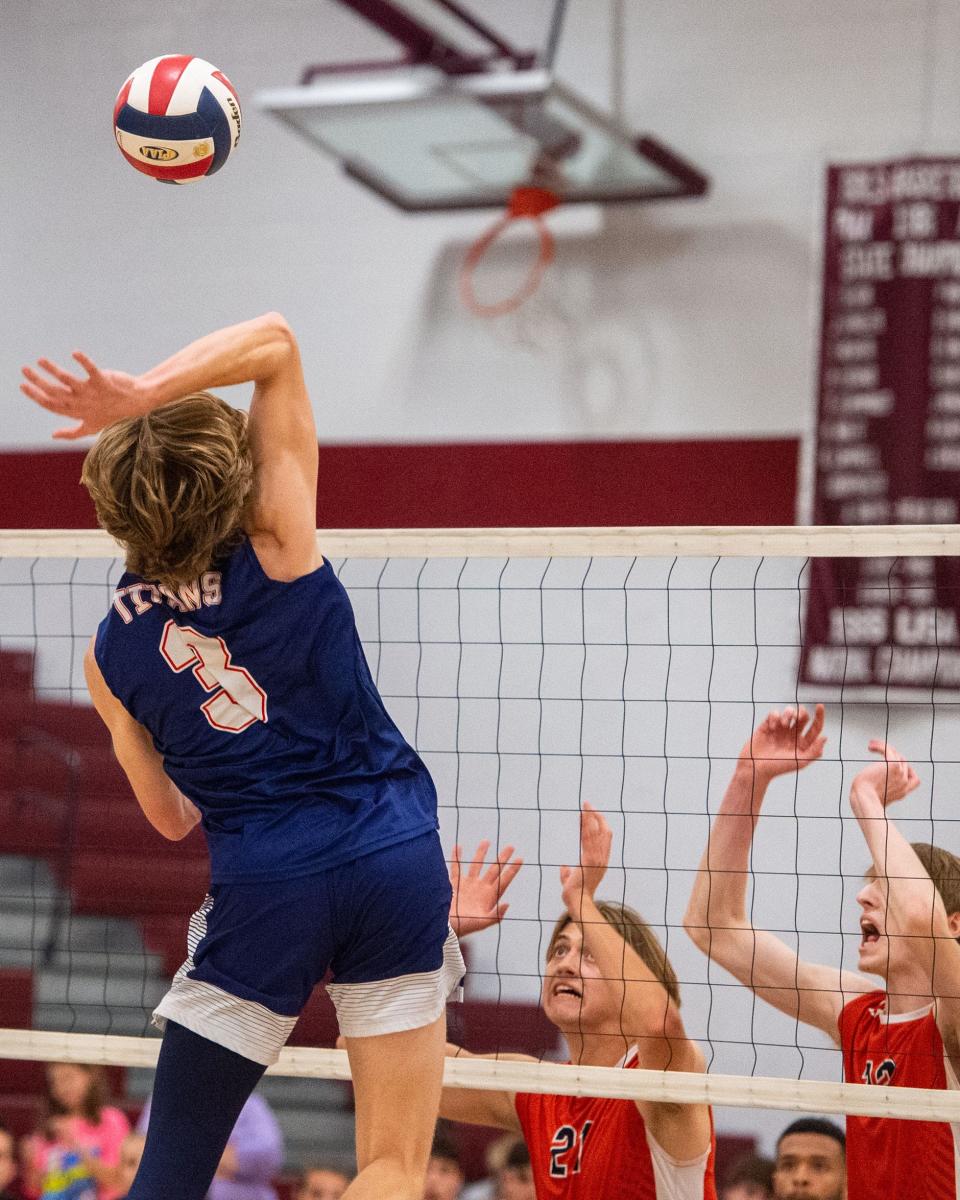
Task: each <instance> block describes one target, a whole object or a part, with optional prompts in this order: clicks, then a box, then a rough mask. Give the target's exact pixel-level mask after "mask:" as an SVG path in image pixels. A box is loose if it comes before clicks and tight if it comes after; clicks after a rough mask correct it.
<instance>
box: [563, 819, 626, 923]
mask: <svg viewBox="0 0 960 1200" xmlns="http://www.w3.org/2000/svg"><path fill="white" fill-rule="evenodd" d="M612 845H613V830H612V829H611V828H610V826H609V825H608V824H607V819H606V817H604V815H603V813H600V812H597V810H596V809H595V808H594V807H593V805H592V804H591V803H590V801H589V800H584V802H583V808H582V810H581V812H580V862H579V864H578V865H577V866H575V867H561V868H560V888H561V893H560V894H561V895H562V896H563V902H564V904H565V905H566V906H567V912H568V913H569V914H570V915H571V916H572V917H574V918H575V919H576V917H577V915H578V913H579V911H580V907H581V905H582V903H583V897H584V895H587V896H589V897H590V899H591V900H592V899H593V897H594V893H595V892H596V890H597V888H598V887H599V886H600V881H601V880H602V879H603V877H604V875H606V873H607V865H608V863H609V862H610V847H611V846H612Z"/></svg>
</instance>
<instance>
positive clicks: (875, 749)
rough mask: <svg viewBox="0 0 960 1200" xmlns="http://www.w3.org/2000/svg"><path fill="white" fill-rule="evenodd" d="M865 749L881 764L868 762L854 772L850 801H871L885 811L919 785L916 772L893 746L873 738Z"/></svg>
mask: <svg viewBox="0 0 960 1200" xmlns="http://www.w3.org/2000/svg"><path fill="white" fill-rule="evenodd" d="M867 749H868V750H870V751H871V752H872V753H873V754H879V755H882V761H881V762H875V763H870V765H869V766H866V767H864V768H863V770H862V771H859V772H858V773H857V775H856V777H855V778H854V781H853V784H852V786H851V789H850V797H851V800H857V799H859V800H860V801H861V802H862V801H867V802H868V803H869V802H871V801H873V802H874V803H879V804H880V805H881V806H882V807H883V808H887V807H888V806H889V805H891V804H895V803H896V802H897V801H898V800H902V799H903V798H904V796H908V795H909V794H910V793H911V792H912V791H914V790H915V789H916V788H918V787H919V786H920V777H919V776H918V775H917V773H916V771H915V770H914V769H913V767H911V765H910V764H909V763H908V762H907V760H906V759H905V758H904V757H903V755H902V754H901V753H900V752H899V751H898V750H894V748H893V746H889V745H887V743H886V742H881V741H879V740H878V739H876V738H875V739H874V740H873V741H872V742H870V743H869V744H868V746H867Z"/></svg>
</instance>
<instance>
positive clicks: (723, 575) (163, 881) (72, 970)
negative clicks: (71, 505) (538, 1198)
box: [0, 526, 960, 1120]
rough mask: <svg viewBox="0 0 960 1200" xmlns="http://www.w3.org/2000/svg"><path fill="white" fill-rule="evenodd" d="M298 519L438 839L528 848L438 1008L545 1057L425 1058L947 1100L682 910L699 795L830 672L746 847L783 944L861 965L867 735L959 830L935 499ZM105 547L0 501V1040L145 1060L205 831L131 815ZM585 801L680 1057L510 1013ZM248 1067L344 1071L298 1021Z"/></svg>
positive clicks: (537, 1073)
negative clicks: (164, 834) (885, 505)
mask: <svg viewBox="0 0 960 1200" xmlns="http://www.w3.org/2000/svg"><path fill="white" fill-rule="evenodd" d="M319 544H320V548H321V550H322V552H323V553H324V555H325V556H326V557H327V558H328V559H329V560H330V562H331V563H332V564H333V566H334V568H335V570H336V572H337V574H338V576H339V578H340V579H341V581H342V582H343V583H344V585H345V587H346V589H347V591H348V593H349V595H350V598H351V600H352V603H353V605H354V609H355V612H356V617H357V624H358V628H359V630H360V634H361V637H362V640H363V643H364V647H365V650H366V654H367V657H368V661H369V663H370V667H371V670H372V672H373V675H374V678H375V680H376V682H377V685H378V687H379V689H380V692H381V694H382V696H383V698H384V701H385V703H386V705H387V708H388V710H389V712H390V713H391V715H392V716H393V718H394V719H395V720H396V722H397V724H398V725H399V726H400V728H401V730H402V731H403V732H404V734H405V735H406V737H407V738H408V739H409V740H410V742H411V743H412V744H413V745H414V746H415V747H416V748H417V750H418V751H419V753H420V754H421V756H422V757H423V758H424V760H425V762H426V763H427V765H428V767H429V768H430V770H431V773H432V774H433V777H434V780H435V782H436V785H437V791H438V794H439V801H440V829H441V836H442V839H443V843H444V846H445V848H446V850H447V852H448V855H449V854H451V853H452V848H453V847H454V846H455V845H458V846H461V847H463V854H464V856H465V857H470V856H471V855H472V853H473V851H474V849H475V847H476V846H477V845H478V844H479V843H480V842H482V841H484V840H488V841H489V842H490V843H491V845H492V849H491V851H490V855H491V857H492V856H493V855H494V854H495V853H496V852H497V850H498V849H500V848H502V847H505V846H507V845H512V846H514V847H516V852H517V853H518V854H520V855H522V856H523V858H524V861H525V865H524V867H523V869H522V870H521V871H520V873H519V875H518V876H517V878H516V880H515V881H514V883H513V884H512V885H511V888H510V891H509V894H508V895H507V896H506V897H505V899H506V900H508V901H509V903H510V907H509V911H508V913H507V914H506V917H505V918H504V920H503V921H502V922H501V923H500V924H499V925H497V926H495V927H494V928H492V929H490V930H487V931H484V932H482V933H479V934H477V935H476V936H475V937H473V938H471V939H469V940H468V941H467V942H466V948H467V952H468V962H469V968H470V970H469V975H468V981H467V998H468V1001H469V1002H470V1003H469V1004H468V1005H467V1006H466V1008H465V1009H464V1015H463V1017H462V1018H461V1017H458V1016H457V1015H456V1006H454V1007H453V1008H452V1009H451V1014H452V1036H453V1038H454V1040H456V1039H457V1036H458V1033H461V1034H465V1035H468V1034H469V1029H468V1028H467V1029H458V1022H459V1021H462V1022H465V1023H468V1022H469V1019H470V1015H469V1014H470V1011H471V1004H474V1005H476V1006H480V1007H485V1010H486V1011H488V1012H494V1013H495V1012H497V1011H501V1010H502V1012H503V1013H504V1014H505V1015H504V1017H503V1019H502V1021H500V1022H497V1021H496V1020H494V1021H493V1022H492V1024H491V1026H490V1029H492V1030H493V1031H494V1032H493V1033H492V1034H490V1036H489V1037H488V1041H489V1042H490V1044H489V1045H488V1046H486V1047H484V1048H487V1049H490V1050H493V1051H495V1050H504V1051H508V1050H509V1051H516V1050H523V1051H526V1052H527V1053H529V1054H532V1055H533V1056H535V1057H536V1058H538V1059H540V1060H541V1061H540V1062H539V1063H515V1062H507V1061H500V1062H486V1061H484V1062H480V1061H465V1060H459V1061H458V1060H451V1061H450V1062H449V1063H448V1081H449V1082H450V1083H452V1084H454V1085H458V1086H469V1087H472V1088H507V1089H508V1090H511V1091H514V1090H522V1091H555V1092H558V1093H568V1094H590V1095H611V1096H623V1097H626V1096H630V1097H634V1098H641V1097H642V1098H648V1099H660V1100H669V1101H672V1102H675V1103H676V1102H695V1101H708V1102H711V1103H714V1104H722V1105H732V1106H740V1107H762V1108H770V1109H781V1110H782V1109H791V1110H801V1111H815V1112H826V1113H831V1112H832V1113H839V1112H858V1113H865V1114H875V1115H896V1116H903V1117H914V1118H921V1119H931V1117H933V1116H935V1117H936V1119H938V1120H947V1119H954V1120H960V1096H956V1095H947V1094H944V1093H943V1092H932V1093H925V1092H920V1091H915V1090H913V1089H908V1088H882V1087H864V1086H860V1085H847V1084H843V1083H842V1082H841V1081H842V1078H843V1071H842V1064H841V1061H840V1055H839V1052H838V1051H837V1050H836V1048H835V1047H833V1046H832V1045H831V1044H830V1042H829V1041H828V1039H826V1038H825V1037H824V1036H822V1035H820V1034H819V1033H816V1032H815V1031H812V1030H811V1029H809V1028H808V1027H805V1026H803V1025H802V1024H799V1023H798V1022H797V1021H796V1020H794V1019H789V1018H787V1017H785V1016H783V1015H781V1014H780V1013H778V1012H776V1011H775V1010H774V1009H772V1008H770V1007H769V1006H767V1005H765V1004H764V1003H762V1002H761V1001H759V1000H757V999H756V998H755V997H754V996H753V994H752V992H751V991H750V990H749V989H747V988H745V987H743V986H742V985H741V984H739V983H737V982H736V981H735V980H734V979H733V978H732V977H731V976H729V975H727V974H726V972H724V971H723V970H722V969H720V968H719V967H718V966H717V965H716V964H714V963H711V962H710V961H709V959H708V958H706V957H705V956H704V955H702V954H701V953H700V952H699V951H698V950H697V949H696V947H695V946H694V945H693V943H692V942H691V940H690V939H689V937H688V936H687V934H686V933H685V931H684V929H683V916H684V911H685V909H686V905H687V902H688V900H689V897H690V892H691V888H692V886H693V882H694V878H695V875H696V871H697V866H698V862H699V860H700V856H701V854H702V852H703V849H704V847H705V846H706V845H707V840H708V836H709V834H710V826H711V816H712V815H713V814H714V813H715V812H716V808H717V805H718V803H719V800H720V798H721V796H722V795H723V792H724V790H725V788H726V786H727V784H728V781H729V779H730V776H731V773H732V771H733V768H734V765H735V763H736V761H737V756H738V754H739V752H740V749H741V747H742V746H743V745H744V744H745V743H746V742H747V741H748V740H749V738H750V735H751V731H752V730H753V729H754V728H755V727H756V726H757V725H758V724H759V722H760V721H761V720H762V719H763V718H764V717H765V716H766V714H767V713H768V712H769V711H772V710H775V711H782V710H783V709H785V708H788V707H792V708H797V707H799V706H800V705H805V706H806V707H807V708H808V709H809V710H810V711H812V710H813V706H814V705H815V704H816V703H818V702H822V703H824V704H825V706H826V728H825V732H826V733H827V735H828V737H829V742H828V745H827V748H826V751H825V753H824V756H823V758H822V760H821V761H819V762H817V763H815V764H814V765H812V766H811V767H810V768H809V769H807V770H804V771H802V772H791V773H789V774H787V775H786V776H784V777H783V778H782V779H779V780H777V781H775V783H774V784H773V785H772V786H771V788H770V792H769V795H768V797H767V799H766V802H765V805H764V810H763V816H762V818H761V820H760V822H759V824H758V828H757V831H756V835H755V839H754V843H753V847H752V851H751V857H750V867H749V905H750V912H751V917H752V919H753V923H754V924H755V925H756V926H758V927H760V928H764V929H769V930H772V931H774V932H776V933H777V934H778V935H779V936H780V937H781V938H783V939H784V940H785V941H786V942H788V943H789V944H790V945H791V946H793V947H794V948H796V949H797V950H798V952H799V954H800V956H801V957H802V958H804V959H807V960H811V961H816V962H821V963H826V964H829V965H833V966H836V967H837V968H838V969H839V968H840V967H841V966H844V967H847V968H850V969H855V968H856V950H857V945H858V944H859V940H860V930H859V916H858V908H857V903H856V899H855V897H856V894H857V892H858V891H859V889H860V887H861V886H862V880H863V874H864V871H865V870H866V869H867V867H868V865H869V861H870V860H869V854H868V852H867V849H866V847H865V845H864V841H863V838H862V836H861V835H860V833H859V830H858V827H857V824H856V821H855V820H854V818H853V815H852V813H851V811H850V806H849V802H848V794H849V789H850V782H851V779H852V778H853V775H854V774H856V772H857V771H858V770H860V769H861V767H862V766H863V765H864V763H865V762H866V761H868V760H869V759H870V758H871V755H870V754H869V753H868V752H867V748H866V747H867V743H868V741H870V740H871V739H875V738H876V739H882V740H884V741H887V742H891V743H893V744H894V745H896V747H897V748H898V749H899V750H901V751H902V752H903V753H904V754H906V755H907V757H908V758H909V759H910V761H911V762H912V763H913V765H914V767H915V769H916V771H917V773H918V774H919V776H920V779H921V783H922V786H921V787H920V788H919V789H918V790H917V791H916V792H915V793H914V794H913V795H912V796H910V797H908V798H907V799H906V800H904V801H903V803H902V804H900V805H898V806H897V811H896V812H895V813H894V814H893V815H894V816H895V819H896V822H897V826H898V828H900V829H901V830H902V831H903V832H904V833H905V834H906V836H907V837H908V839H909V840H911V841H924V842H929V843H933V844H936V845H938V846H942V847H944V848H945V849H947V850H950V851H952V852H955V853H960V828H958V820H960V817H958V813H957V801H956V798H957V796H958V795H960V760H958V756H957V753H956V746H957V745H958V744H960V741H958V736H957V735H958V734H960V665H958V662H957V659H958V656H960V648H958V638H957V632H956V620H955V619H953V620H951V613H954V614H955V613H956V612H960V588H957V587H955V586H954V574H953V568H954V566H955V563H954V562H953V558H954V556H956V555H957V554H958V553H960V528H958V527H954V526H929V527H920V526H896V527H878V528H871V527H859V528H853V529H849V528H824V529H813V528H784V529H752V528H751V529H702V530H690V529H677V530H658V529H637V530H612V529H601V530H527V531H524V530H451V531H395V532H383V531H369V532H367V531H360V532H355V533H332V532H331V533H326V534H323V533H321V534H320V540H319ZM117 555H118V551H117V547H116V546H115V544H114V543H112V542H111V541H110V540H109V539H108V538H106V537H105V536H104V535H102V534H100V533H85V532H53V531H40V532H37V531H24V532H7V533H0V700H2V705H0V767H2V779H0V1012H5V1013H6V1012H10V1011H11V1009H10V1004H9V1003H4V1000H3V995H2V991H3V989H4V986H6V987H7V988H8V994H10V993H9V989H10V988H11V987H12V984H11V981H12V980H14V979H17V980H20V981H21V982H22V980H23V979H24V978H28V979H29V983H30V989H29V990H30V998H29V1001H28V1002H27V1004H28V1011H26V1012H20V1014H19V1015H18V1016H17V1017H16V1019H14V1018H10V1017H8V1020H7V1022H6V1023H7V1024H9V1025H23V1026H25V1027H24V1028H6V1029H0V1058H10V1059H18V1058H19V1059H35V1060H48V1061H49V1060H53V1061H64V1060H74V1061H83V1062H100V1063H115V1064H119V1065H129V1066H149V1065H151V1064H152V1063H153V1062H154V1061H155V1057H156V1052H157V1046H158V1042H157V1040H156V1038H155V1037H153V1036H150V1030H149V1018H150V1012H151V1010H152V1008H153V1005H154V1004H155V1003H156V1001H157V1000H158V999H159V998H160V996H161V995H162V994H163V992H164V991H165V990H166V986H167V983H168V980H169V977H170V974H171V972H172V970H173V969H175V966H176V964H177V962H178V961H179V959H180V958H182V957H183V949H184V936H185V924H186V914H188V913H189V912H190V911H192V909H193V908H196V907H197V905H198V904H199V902H200V900H201V899H202V897H203V893H204V889H205V886H206V861H205V856H204V848H203V844H202V841H197V840H196V839H194V838H191V839H187V842H185V843H182V844H181V843H177V844H166V843H163V841H162V839H160V838H159V836H157V835H154V834H153V832H152V831H151V830H150V829H149V828H148V827H147V825H146V822H145V820H144V819H143V818H142V816H141V815H140V813H139V810H138V809H137V807H136V803H135V801H134V799H133V797H132V795H131V794H130V793H129V790H128V789H127V788H126V785H125V784H124V781H123V779H122V776H121V775H120V773H119V769H118V767H117V766H116V764H115V763H114V762H113V760H112V756H111V753H110V750H109V743H108V740H107V737H106V734H105V731H104V730H103V729H102V728H101V726H100V724H99V722H98V719H97V718H96V716H95V714H94V713H93V712H92V710H91V709H90V708H89V703H88V700H87V696H86V689H85V685H84V682H83V671H82V658H83V653H84V650H85V648H86V644H87V642H88V640H89V638H90V635H91V634H92V633H93V631H94V630H95V628H96V626H97V624H98V622H99V621H100V620H101V619H102V617H103V615H104V614H105V613H106V611H107V609H108V608H109V606H110V605H111V604H112V603H113V601H114V588H115V585H116V582H117V580H118V579H119V576H120V574H121V573H122V562H121V561H120V559H119V558H118V557H117ZM837 559H844V560H846V561H847V562H848V564H849V563H853V564H855V566H854V568H853V569H852V570H847V573H846V575H843V574H842V573H841V575H839V576H837V577H836V578H838V579H839V580H840V583H839V585H838V586H837V589H836V595H835V597H834V599H833V601H832V602H831V603H830V604H829V605H828V607H829V611H828V612H826V613H825V615H824V628H825V629H826V634H825V635H824V639H823V645H821V646H819V648H817V649H816V653H814V648H813V647H812V646H811V636H810V628H811V621H812V619H813V616H812V615H811V614H812V613H813V612H814V610H815V609H816V607H817V605H818V604H819V605H820V606H821V608H822V606H823V604H824V601H823V596H822V590H821V592H818V591H817V580H816V576H817V572H818V570H820V569H821V568H822V569H827V568H826V567H824V564H827V563H831V562H833V561H835V560H837ZM856 564H859V566H856ZM831 569H832V568H831ZM831 578H833V576H831ZM844 580H846V581H847V582H844ZM850 580H853V582H850ZM820 582H821V583H822V580H821V581H820ZM814 615H816V614H815V613H814ZM821 615H823V614H821ZM296 652H297V651H296V647H294V646H291V648H290V653H291V655H295V654H296ZM865 662H867V663H868V664H870V666H871V670H872V672H873V673H872V675H870V676H869V678H868V677H867V675H865V674H864V665H863V664H864V663H865ZM877 664H880V666H879V667H878V666H877ZM801 667H802V671H801ZM801 674H802V675H803V677H804V678H805V679H807V680H810V681H811V682H802V681H801ZM584 801H589V802H590V803H591V804H592V805H593V806H594V807H595V808H597V809H599V810H600V811H601V812H603V813H604V815H605V817H606V819H607V821H608V822H609V823H610V825H611V826H612V828H613V834H614V838H613V850H612V856H611V862H610V867H609V870H608V872H607V875H606V877H605V879H604V881H603V884H602V885H601V888H600V891H599V892H598V897H602V898H604V899H607V900H611V901H615V902H618V903H624V904H627V905H629V906H630V907H631V908H633V909H636V910H637V911H638V912H639V913H641V914H642V915H643V917H644V918H645V919H646V920H647V921H648V922H649V923H650V925H651V926H652V928H653V930H654V932H655V933H656V934H657V936H658V937H659V939H660V941H661V943H662V944H663V946H664V949H665V951H666V954H667V956H668V958H669V960H670V962H671V963H672V965H673V967H674V969H675V971H676V974H677V977H678V980H679V984H680V990H681V994H682V998H683V1006H682V1013H683V1017H684V1023H685V1026H686V1030H687V1033H688V1034H689V1036H691V1037H692V1038H694V1039H695V1040H696V1041H697V1042H699V1043H700V1045H701V1046H702V1047H703V1049H704V1052H705V1054H706V1057H707V1060H708V1073H707V1074H706V1075H705V1076H696V1075H683V1074H681V1073H678V1072H646V1071H631V1072H622V1071H616V1070H613V1069H609V1068H595V1067H568V1066H561V1065H559V1064H558V1062H557V1061H551V1060H560V1059H562V1057H563V1047H562V1045H561V1044H560V1043H559V1042H558V1041H557V1040H555V1039H554V1038H553V1037H552V1034H551V1032H550V1031H549V1030H547V1029H546V1028H545V1023H544V1022H543V1021H542V1020H541V1021H540V1022H539V1023H538V1022H537V1021H536V1020H535V1019H531V1020H529V1021H527V1022H523V1021H519V1023H518V1018H517V1014H518V1013H522V1012H533V1011H534V1010H535V1008H536V1006H537V1004H538V1001H539V997H540V991H541V982H542V975H543V970H544V957H545V953H546V950H547V945H548V942H549V938H550V933H551V930H552V928H553V925H554V922H555V921H556V919H557V917H558V916H559V915H560V914H561V912H562V910H563V904H562V901H561V898H560V880H559V870H560V866H561V865H562V864H568V863H575V862H576V861H577V856H578V838H579V813H580V809H581V806H582V804H583V802H584ZM4 980H6V981H7V983H6V985H4ZM878 986H882V984H878ZM3 1023H4V1022H0V1024H3ZM518 1030H522V1031H526V1032H518ZM488 1033H489V1031H488ZM518 1038H525V1042H524V1044H518ZM491 1039H492V1040H491ZM274 1071H275V1072H278V1073H281V1074H286V1075H294V1076H298V1075H299V1076H319V1077H324V1078H331V1079H336V1078H346V1077H347V1076H348V1072H347V1067H346V1061H345V1056H344V1055H343V1054H342V1053H341V1052H338V1051H335V1050H330V1049H318V1048H315V1047H305V1046H293V1047H290V1048H288V1049H287V1050H286V1051H285V1052H284V1055H283V1057H282V1059H281V1062H280V1064H279V1065H278V1067H277V1068H274Z"/></svg>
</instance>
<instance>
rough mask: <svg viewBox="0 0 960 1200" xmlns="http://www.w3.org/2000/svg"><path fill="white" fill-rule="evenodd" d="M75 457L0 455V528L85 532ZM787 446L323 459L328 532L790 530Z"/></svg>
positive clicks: (434, 450) (357, 452)
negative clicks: (542, 528) (624, 527)
mask: <svg viewBox="0 0 960 1200" xmlns="http://www.w3.org/2000/svg"><path fill="white" fill-rule="evenodd" d="M83 453H84V452H83V451H79V450H63V451H60V450H49V451H9V452H6V453H0V528H5V529H86V528H91V527H93V526H94V525H95V520H94V513H93V506H92V504H91V503H90V501H89V499H88V497H87V494H86V492H85V491H84V490H83V488H82V487H81V486H80V482H79V480H80V465H81V462H82V460H83ZM798 457H799V441H798V440H797V439H796V438H744V439H729V440H713V441H706V440H701V441H669V442H626V441H618V442H509V443H503V444H494V443H464V442H453V443H443V444H438V445H409V444H402V445H348V446H329V445H327V446H321V447H320V479H319V485H318V488H317V524H318V526H319V527H320V528H327V529H377V528H431V527H441V528H443V527H455V526H536V525H549V526H562V525H792V524H793V523H794V519H795V516H794V505H795V498H796V490H797V463H798Z"/></svg>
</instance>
